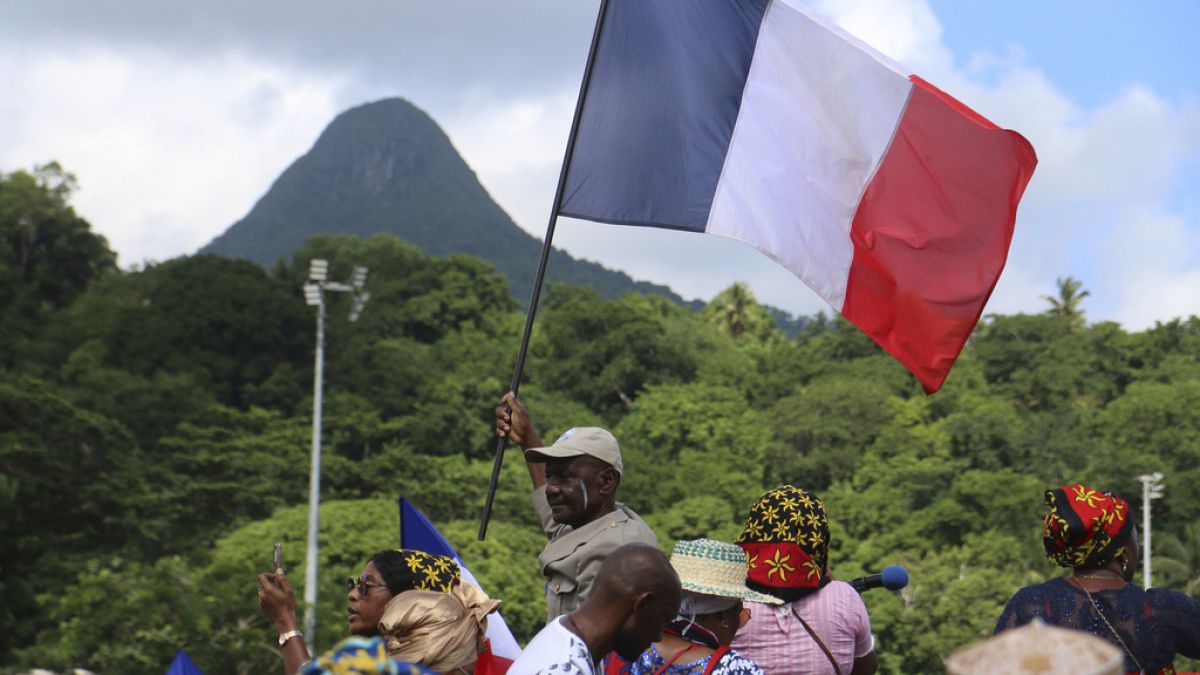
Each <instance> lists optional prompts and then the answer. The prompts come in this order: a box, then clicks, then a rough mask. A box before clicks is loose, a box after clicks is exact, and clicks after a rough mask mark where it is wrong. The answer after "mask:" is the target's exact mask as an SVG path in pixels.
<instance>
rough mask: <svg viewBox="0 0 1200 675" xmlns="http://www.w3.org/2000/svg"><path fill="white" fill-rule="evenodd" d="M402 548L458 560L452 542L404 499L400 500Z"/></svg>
mask: <svg viewBox="0 0 1200 675" xmlns="http://www.w3.org/2000/svg"><path fill="white" fill-rule="evenodd" d="M400 548H408V549H414V550H417V551H424V552H426V553H430V554H433V555H444V556H449V557H451V558H454V559H455V560H457V559H458V554H457V553H455V552H454V547H453V546H451V545H450V542H448V541H446V538H445V537H443V536H442V533H441V532H438V529H437V528H436V527H434V526H433V523H431V522H429V519H428V518H426V517H425V514H423V513H421V512H420V511H419V510H417V507H415V506H413V505H412V504H411V503H410V502H409V501H408V500H407V499H405V498H404V497H401V498H400Z"/></svg>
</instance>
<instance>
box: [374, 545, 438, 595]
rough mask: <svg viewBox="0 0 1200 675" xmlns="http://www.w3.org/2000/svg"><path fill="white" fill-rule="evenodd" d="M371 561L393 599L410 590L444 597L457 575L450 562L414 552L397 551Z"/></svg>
mask: <svg viewBox="0 0 1200 675" xmlns="http://www.w3.org/2000/svg"><path fill="white" fill-rule="evenodd" d="M396 556H398V557H399V558H398V559H397V558H396ZM371 560H372V562H374V563H375V568H376V569H378V570H379V573H380V576H382V577H383V582H384V583H386V584H387V585H388V590H390V591H391V592H392V594H393V595H395V594H397V593H403V592H404V591H411V590H418V591H438V592H441V593H446V592H447V591H449V590H450V587H451V586H453V585H454V582H456V581H458V579H459V575H460V572H459V569H458V563H457V562H455V561H454V558H451V557H448V556H444V555H432V554H429V553H426V552H424V551H417V550H415V549H409V548H398V549H395V550H393V551H387V552H385V553H380V554H377V555H376V556H375V557H373V558H372V559H371Z"/></svg>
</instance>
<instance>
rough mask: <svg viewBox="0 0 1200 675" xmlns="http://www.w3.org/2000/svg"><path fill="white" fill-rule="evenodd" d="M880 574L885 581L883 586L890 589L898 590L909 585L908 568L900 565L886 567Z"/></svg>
mask: <svg viewBox="0 0 1200 675" xmlns="http://www.w3.org/2000/svg"><path fill="white" fill-rule="evenodd" d="M879 576H880V578H881V579H882V581H883V587H884V588H886V589H888V590H889V591H898V590H900V589H901V588H904V587H905V586H907V585H908V570H906V569H904V568H903V567H901V566H899V565H892V566H891V567H885V568H884V569H883V571H882V572H880V573H879Z"/></svg>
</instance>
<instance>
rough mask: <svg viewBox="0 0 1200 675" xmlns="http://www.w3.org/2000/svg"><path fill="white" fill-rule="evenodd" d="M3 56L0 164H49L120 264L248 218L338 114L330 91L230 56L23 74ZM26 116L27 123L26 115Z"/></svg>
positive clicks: (103, 56) (64, 64)
mask: <svg viewBox="0 0 1200 675" xmlns="http://www.w3.org/2000/svg"><path fill="white" fill-rule="evenodd" d="M21 59H22V57H21V55H20V54H17V53H12V52H9V53H2V54H0V72H3V73H4V78H5V96H6V98H9V100H11V101H19V102H20V106H19V107H18V106H10V107H5V108H4V109H0V127H3V128H17V129H19V133H18V134H15V135H13V136H10V137H7V138H6V139H5V140H4V141H3V143H2V144H0V166H3V167H4V168H5V170H9V171H11V170H15V169H18V168H29V167H31V166H33V165H34V164H36V163H41V162H44V161H47V160H50V159H56V160H58V161H59V162H60V163H62V164H63V166H64V167H65V168H67V169H68V170H69V171H72V172H73V173H75V174H76V175H77V176H79V180H80V185H81V190H80V191H79V193H78V194H77V195H76V197H75V199H74V204H75V208H76V210H77V211H78V212H79V213H80V214H81V215H82V216H84V217H85V218H87V219H88V220H89V221H90V222H91V223H92V225H93V227H94V228H95V229H96V231H98V232H100V233H101V234H104V235H105V236H106V237H108V239H109V242H110V245H111V246H112V247H113V248H114V249H116V250H117V251H119V252H121V253H122V254H124V255H123V256H122V263H123V264H126V265H127V264H131V263H136V262H139V261H140V260H142V259H145V258H150V259H164V258H169V257H173V256H176V255H180V254H182V253H189V252H191V251H194V250H195V249H196V248H198V247H199V246H201V245H203V244H205V243H207V241H208V240H209V239H211V238H212V237H213V236H215V235H217V234H219V233H220V232H221V231H223V230H224V229H225V228H226V227H228V226H229V225H230V224H231V223H233V222H234V221H235V220H237V219H238V218H240V217H241V216H242V215H244V214H245V213H246V211H247V210H248V209H249V207H250V206H251V205H252V204H253V203H254V201H255V200H256V199H257V198H258V197H259V196H261V195H262V193H263V192H265V191H266V189H267V188H268V187H269V186H270V184H271V181H272V180H274V178H275V177H276V176H277V175H278V174H279V173H280V172H281V170H282V169H283V168H284V167H286V166H287V164H288V163H290V162H291V161H292V160H293V159H294V158H296V157H297V156H299V155H300V154H302V153H303V152H305V151H306V150H307V149H308V147H309V146H310V145H311V144H312V142H313V140H314V139H315V138H316V136H317V134H318V133H319V132H320V130H321V128H322V127H324V125H325V124H327V123H328V122H329V120H330V119H332V117H333V116H334V115H335V114H336V113H337V112H339V110H338V106H337V105H336V104H335V101H334V95H335V94H336V92H337V91H338V85H339V82H337V81H336V80H334V79H331V78H328V77H314V76H313V75H311V74H308V73H297V72H289V71H285V70H282V69H280V68H278V67H275V66H272V65H271V64H267V63H263V62H258V61H251V60H248V59H246V58H243V57H239V56H237V55H230V54H226V55H215V56H212V57H210V58H208V59H205V60H203V61H201V60H195V61H178V60H171V59H164V58H163V55H161V54H159V53H156V52H154V51H150V50H147V51H138V52H128V51H125V52H122V53H119V54H118V53H115V52H112V51H107V50H102V49H96V48H87V49H83V50H80V51H76V52H71V53H62V54H56V55H54V56H49V57H42V58H39V59H37V60H35V61H33V62H32V63H29V62H25V67H17V63H18V62H19V61H20V60H21ZM30 111H36V114H29V113H30Z"/></svg>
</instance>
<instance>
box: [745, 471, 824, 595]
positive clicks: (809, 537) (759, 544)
mask: <svg viewBox="0 0 1200 675" xmlns="http://www.w3.org/2000/svg"><path fill="white" fill-rule="evenodd" d="M737 543H738V545H739V546H741V547H742V549H743V550H745V551H746V559H747V560H746V562H747V564H748V570H749V571H748V572H747V574H746V585H747V586H749V587H750V588H753V589H754V590H757V591H762V592H764V593H770V594H771V595H774V596H776V597H780V598H783V599H784V600H791V599H793V598H794V597H795V596H796V595H797V593H796V591H801V592H802V591H805V590H809V589H815V588H820V587H821V586H824V585H825V584H826V583H828V579H827V578H826V565H827V563H828V562H829V521H828V520H827V519H826V518H825V505H824V504H822V503H821V500H820V499H817V498H816V497H814V496H813V495H810V494H809V493H807V492H805V491H804V490H801V489H800V488H797V487H792V486H791V485H783V486H780V487H777V488H775V489H774V490H771V491H770V492H768V493H766V494H764V495H763V496H762V497H759V498H758V501H757V502H755V504H754V506H752V507H751V508H750V517H749V518H748V519H747V520H746V529H745V530H744V531H743V532H742V534H741V536H740V537H738V540H737Z"/></svg>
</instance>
